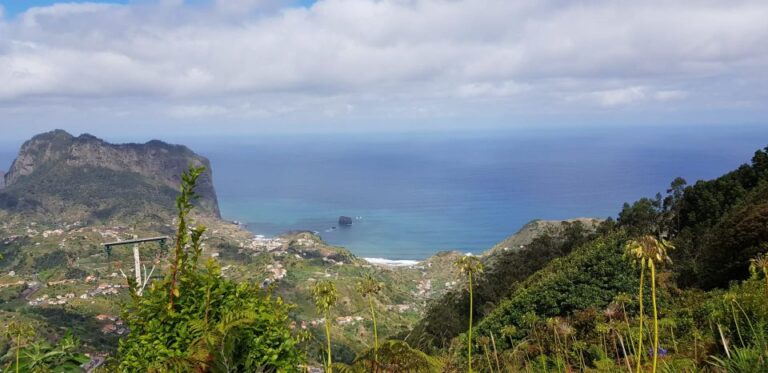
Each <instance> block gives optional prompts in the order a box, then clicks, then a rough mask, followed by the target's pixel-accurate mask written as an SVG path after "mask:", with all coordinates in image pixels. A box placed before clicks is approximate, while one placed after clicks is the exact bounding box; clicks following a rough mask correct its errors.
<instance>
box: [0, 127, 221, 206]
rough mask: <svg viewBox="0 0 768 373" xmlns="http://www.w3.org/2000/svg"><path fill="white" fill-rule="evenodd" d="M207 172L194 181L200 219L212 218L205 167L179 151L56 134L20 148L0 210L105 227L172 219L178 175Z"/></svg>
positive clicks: (182, 149)
mask: <svg viewBox="0 0 768 373" xmlns="http://www.w3.org/2000/svg"><path fill="white" fill-rule="evenodd" d="M190 165H193V166H204V167H206V169H207V171H206V173H205V174H204V175H203V176H202V177H201V179H200V181H199V184H198V185H199V189H198V191H199V194H200V196H201V198H200V200H199V201H198V203H199V206H200V207H201V209H200V211H202V212H203V213H205V214H208V215H212V216H215V217H219V215H220V214H219V207H218V202H217V199H216V192H215V190H214V187H213V178H212V173H211V167H210V162H209V161H208V160H207V159H206V158H204V157H202V156H199V155H197V154H195V153H194V152H193V151H192V150H190V149H189V148H187V147H185V146H181V145H170V144H167V143H164V142H162V141H158V140H153V141H150V142H148V143H146V144H119V145H116V144H110V143H107V142H105V141H104V140H101V139H99V138H96V137H94V136H91V135H88V134H84V135H80V136H77V137H75V136H72V135H71V134H69V133H67V132H66V131H63V130H55V131H51V132H47V133H43V134H40V135H37V136H35V137H33V138H32V139H30V140H29V141H27V142H25V143H24V145H23V146H22V147H21V150H20V151H19V155H18V157H17V158H16V160H15V161H14V162H13V164H12V166H11V169H10V170H9V171H8V173H6V174H5V175H4V178H3V179H4V183H5V187H4V188H3V189H2V192H0V209H2V210H6V211H11V212H16V213H27V214H37V215H41V214H42V215H45V216H47V217H49V218H51V219H53V220H59V221H76V220H86V221H106V220H110V219H114V218H118V217H132V216H148V215H161V216H162V215H164V213H165V212H168V211H172V210H173V206H174V199H175V196H176V194H177V190H178V188H179V185H180V175H181V174H182V172H183V171H184V170H186V169H187V168H188V167H189V166H190Z"/></svg>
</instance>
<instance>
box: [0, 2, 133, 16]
mask: <svg viewBox="0 0 768 373" xmlns="http://www.w3.org/2000/svg"><path fill="white" fill-rule="evenodd" d="M57 2H61V1H56V0H0V5H2V6H3V8H4V9H5V12H6V15H7V16H10V17H13V16H15V15H17V14H19V13H23V12H24V11H25V10H27V9H29V8H32V7H37V6H46V5H52V4H55V3H57ZM94 2H98V3H113V4H126V3H128V0H123V1H121V0H111V1H94Z"/></svg>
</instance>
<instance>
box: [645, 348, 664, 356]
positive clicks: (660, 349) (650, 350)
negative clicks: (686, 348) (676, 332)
mask: <svg viewBox="0 0 768 373" xmlns="http://www.w3.org/2000/svg"><path fill="white" fill-rule="evenodd" d="M667 352H668V350H667V349H666V348H662V347H659V356H660V357H665V356H667ZM648 356H653V349H652V348H649V349H648Z"/></svg>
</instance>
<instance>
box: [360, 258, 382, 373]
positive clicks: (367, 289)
mask: <svg viewBox="0 0 768 373" xmlns="http://www.w3.org/2000/svg"><path fill="white" fill-rule="evenodd" d="M383 287H384V286H383V284H382V283H381V282H379V281H376V279H374V278H373V276H371V274H370V273H369V274H366V275H365V277H363V279H362V280H360V281H359V282H358V283H357V292H358V293H360V295H361V296H362V297H363V298H368V307H369V308H370V311H371V321H372V322H373V360H374V366H378V364H379V333H378V330H377V328H376V310H375V309H374V308H373V297H374V296H376V295H378V294H379V293H380V292H381V290H382V289H383ZM377 369H378V368H375V369H374V371H375V370H377Z"/></svg>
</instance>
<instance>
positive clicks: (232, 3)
mask: <svg viewBox="0 0 768 373" xmlns="http://www.w3.org/2000/svg"><path fill="white" fill-rule="evenodd" d="M767 99H768V2H766V1H764V0H756V1H725V0H724V1H706V0H677V1H675V0H649V1H598V0H595V1H564V0H553V1H542V0H530V1H528V0H526V1H524V0H515V1H510V0H466V1H464V0H381V1H371V0H320V1H318V2H316V3H314V4H313V5H312V6H310V7H300V6H295V5H291V4H288V3H282V2H280V1H279V0H217V1H212V2H210V3H207V4H200V3H199V2H197V3H195V4H192V5H190V4H184V2H183V1H181V0H165V1H142V2H136V3H132V4H131V5H114V4H103V3H61V4H56V5H53V6H49V7H40V8H32V9H29V10H27V11H26V12H24V13H21V14H18V15H15V16H13V17H11V16H8V15H6V16H4V17H2V18H0V121H1V122H3V123H2V125H3V126H4V127H8V128H11V127H19V128H21V127H24V128H32V127H34V128H37V127H40V128H50V127H56V126H57V124H59V123H70V124H80V126H81V127H82V128H84V129H86V130H87V129H88V128H99V127H102V126H103V127H108V126H110V123H114V124H115V125H114V126H117V125H118V124H120V125H127V124H131V125H132V126H133V127H131V128H135V129H153V128H157V127H158V126H164V127H162V128H165V129H174V128H178V126H179V125H181V124H192V125H193V126H194V125H199V126H202V125H203V124H210V123H217V124H221V125H222V128H224V129H232V130H233V131H248V130H251V129H275V128H293V129H296V130H306V129H312V130H317V129H323V128H334V129H344V128H355V129H361V128H362V129H368V128H370V129H376V130H381V129H404V128H414V127H417V128H418V127H421V128H425V129H429V128H443V127H446V128H447V127H452V128H453V127H457V128H473V127H474V126H477V127H499V126H501V127H505V126H514V125H522V124H526V125H529V124H540V125H547V124H559V125H564V124H567V123H566V122H569V121H573V122H574V123H591V122H599V123H614V124H621V123H642V122H643V121H646V122H653V123H667V122H668V123H696V122H714V123H728V122H730V121H734V122H739V123H745V122H750V123H760V122H761V121H763V122H764V120H765V119H766V118H768V116H766V113H768V108H766V102H768V101H767ZM89 126H90V127H89ZM122 128H124V130H125V131H128V129H125V127H122Z"/></svg>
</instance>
